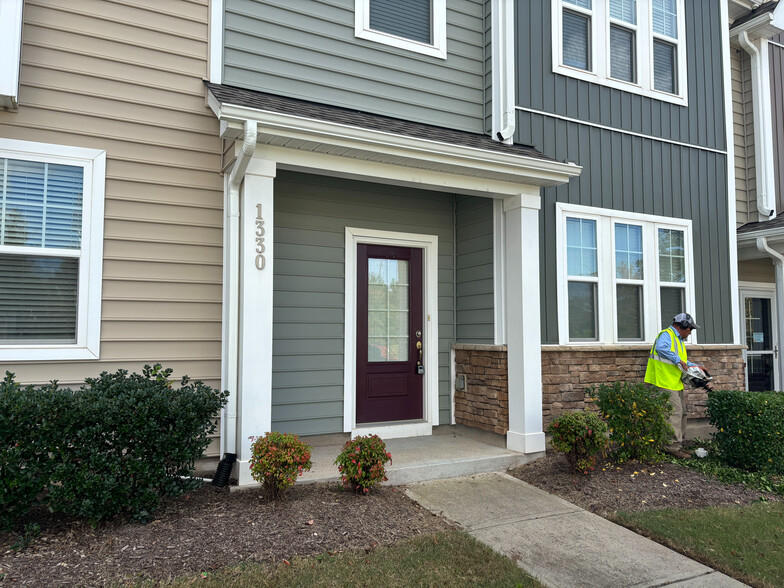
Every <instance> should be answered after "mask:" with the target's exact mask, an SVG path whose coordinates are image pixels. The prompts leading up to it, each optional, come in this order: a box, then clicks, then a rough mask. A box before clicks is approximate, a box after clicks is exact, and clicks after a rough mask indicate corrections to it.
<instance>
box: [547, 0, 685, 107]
mask: <svg viewBox="0 0 784 588" xmlns="http://www.w3.org/2000/svg"><path fill="white" fill-rule="evenodd" d="M552 19H553V27H554V31H553V71H554V72H556V73H559V74H563V75H566V76H570V77H574V78H578V79H582V80H587V81H590V82H594V83H597V84H602V85H606V86H611V87H614V88H619V89H622V90H625V91H627V92H634V93H637V94H642V95H645V96H650V97H653V98H657V99H659V100H664V101H667V102H673V103H675V104H682V105H685V104H686V84H685V83H684V80H685V79H686V44H685V40H684V37H685V30H686V27H685V21H684V0H553V2H552Z"/></svg>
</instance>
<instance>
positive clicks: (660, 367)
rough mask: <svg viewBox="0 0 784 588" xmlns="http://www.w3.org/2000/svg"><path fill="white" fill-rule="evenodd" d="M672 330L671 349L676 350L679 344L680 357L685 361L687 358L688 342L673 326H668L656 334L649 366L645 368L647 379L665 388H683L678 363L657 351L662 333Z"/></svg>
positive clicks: (650, 382)
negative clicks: (661, 355)
mask: <svg viewBox="0 0 784 588" xmlns="http://www.w3.org/2000/svg"><path fill="white" fill-rule="evenodd" d="M666 331H669V332H670V350H671V351H675V347H676V345H677V348H678V357H680V358H681V360H683V361H687V360H686V344H685V343H684V342H683V341H682V340H681V338H680V337H679V336H678V333H677V332H676V331H675V329H673V328H672V327H667V328H666V329H664V331H661V333H659V334H658V335H656V340H655V341H654V342H653V347H651V354H650V356H649V357H648V366H647V368H646V369H645V381H646V382H648V383H649V384H653V385H654V386H657V387H659V388H664V389H665V390H683V382H682V381H681V373H682V372H681V369H680V368H679V367H678V365H677V364H674V363H672V362H671V361H670V360H669V359H666V358H664V357H660V356H659V354H658V353H656V342H657V341H658V340H659V337H661V336H662V333H664V332H666Z"/></svg>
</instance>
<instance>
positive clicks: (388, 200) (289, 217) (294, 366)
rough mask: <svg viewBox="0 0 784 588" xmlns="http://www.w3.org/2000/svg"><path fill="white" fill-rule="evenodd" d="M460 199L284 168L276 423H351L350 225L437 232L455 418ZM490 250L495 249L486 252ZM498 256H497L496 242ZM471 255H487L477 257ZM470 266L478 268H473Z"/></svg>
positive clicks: (311, 427)
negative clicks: (346, 354)
mask: <svg viewBox="0 0 784 588" xmlns="http://www.w3.org/2000/svg"><path fill="white" fill-rule="evenodd" d="M474 200H480V199H476V198H468V199H465V200H464V201H463V203H462V206H464V207H466V209H467V210H468V209H471V208H478V209H479V210H481V209H482V208H483V207H482V206H481V204H480V205H479V206H478V207H477V206H474V205H472V201H474ZM487 202H488V204H489V202H490V201H489V200H488V201H487ZM455 208H456V204H455V197H454V196H453V195H451V194H445V193H440V192H427V191H422V190H414V189H409V188H401V187H396V186H386V185H383V184H372V183H362V182H356V181H350V180H343V179H336V178H328V177H325V176H315V175H305V174H297V173H292V172H284V171H279V172H278V177H277V179H276V180H275V220H274V223H275V229H274V230H275V232H274V239H275V250H274V251H275V253H274V254H275V264H274V298H273V308H274V310H273V321H274V326H273V359H272V388H273V389H272V425H273V428H274V429H275V430H279V431H291V432H295V433H298V434H302V435H307V434H319V433H334V432H340V431H342V430H343V336H344V326H343V325H344V323H343V321H344V318H345V316H344V302H345V301H344V296H345V283H344V282H345V280H344V272H345V269H344V268H345V265H344V259H345V250H344V249H345V228H346V227H347V226H351V227H360V228H368V229H379V230H386V231H397V232H404V233H423V234H431V235H437V236H438V305H439V315H438V321H439V324H438V330H439V343H438V346H439V348H438V350H439V353H438V358H439V367H438V370H439V420H440V422H441V423H449V422H451V414H450V408H451V407H450V394H449V384H450V373H449V350H450V345H451V343H452V342H453V341H454V340H455V337H456V335H455V315H456V313H455V304H454V300H455V289H456V286H455V274H456V272H455V232H456V231H455ZM490 228H492V227H490ZM465 230H466V231H468V230H469V229H468V228H466V229H465ZM462 231H463V229H460V232H461V233H462ZM461 240H462V241H463V242H464V243H466V244H469V243H471V242H473V243H477V245H473V246H470V247H469V249H470V254H473V255H476V253H477V252H479V251H481V248H482V246H481V244H480V242H481V241H482V239H481V237H479V236H478V235H475V236H472V237H469V238H465V239H461ZM484 241H485V242H486V241H487V239H485V240H484ZM468 255H469V253H468V249H467V253H466V256H468ZM483 255H484V256H485V258H487V253H486V252H485V253H484V254H483ZM459 259H460V258H458V264H460V260H459ZM489 259H490V264H491V266H492V251H491V252H490V258H489ZM472 264H473V265H479V262H478V260H474V261H473V262H471V263H469V264H468V265H469V266H470V265H472ZM465 275H466V276H468V277H470V276H471V271H468V272H467V273H466V274H465ZM459 287H460V284H458V285H457V288H459ZM490 287H491V289H492V284H491V286H490ZM490 303H491V304H492V296H490ZM490 316H492V306H491V312H490ZM491 327H492V324H491ZM472 328H476V329H478V330H479V331H481V334H482V335H483V334H484V333H486V331H487V329H486V327H483V326H482V325H481V324H479V323H476V324H475V325H473V327H469V328H468V330H467V331H466V333H467V336H470V335H471V334H472ZM481 338H482V337H481V336H480V337H473V338H472V340H473V339H476V340H479V339H481Z"/></svg>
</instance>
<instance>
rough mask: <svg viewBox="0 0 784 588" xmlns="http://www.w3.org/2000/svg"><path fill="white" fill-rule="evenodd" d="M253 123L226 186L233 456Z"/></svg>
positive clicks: (226, 368)
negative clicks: (243, 210) (245, 184)
mask: <svg viewBox="0 0 784 588" xmlns="http://www.w3.org/2000/svg"><path fill="white" fill-rule="evenodd" d="M256 137H257V130H256V123H255V122H252V121H245V132H244V136H243V141H242V147H241V148H240V151H239V153H238V154H237V159H236V160H235V162H234V165H233V167H232V168H231V173H230V174H229V178H228V180H227V182H226V202H225V208H226V216H225V218H224V238H223V244H224V249H223V320H224V327H223V333H224V337H223V351H222V354H221V355H222V360H223V361H222V364H223V365H222V368H221V371H222V385H221V387H222V388H223V389H224V390H228V391H229V400H228V402H227V403H226V408H225V409H224V411H223V433H224V434H223V435H222V436H221V443H222V445H223V450H222V455H223V454H226V453H234V454H236V453H237V400H238V399H237V382H238V378H237V373H238V367H239V332H240V323H239V300H240V295H239V293H240V184H242V179H243V178H244V177H245V171H246V170H247V169H248V164H249V163H250V160H251V158H252V157H253V153H254V152H255V151H256Z"/></svg>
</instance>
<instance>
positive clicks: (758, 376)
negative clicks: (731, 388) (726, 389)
mask: <svg viewBox="0 0 784 588" xmlns="http://www.w3.org/2000/svg"><path fill="white" fill-rule="evenodd" d="M743 308H744V318H745V321H744V324H745V330H746V347H747V349H746V351H745V354H746V378H747V386H748V389H749V390H751V391H755V392H760V391H766V390H775V389H776V377H775V369H776V368H775V366H776V361H775V360H776V356H777V355H778V345H777V342H776V341H774V339H773V324H774V322H773V297H772V296H766V295H755V296H752V295H744V296H743Z"/></svg>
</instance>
